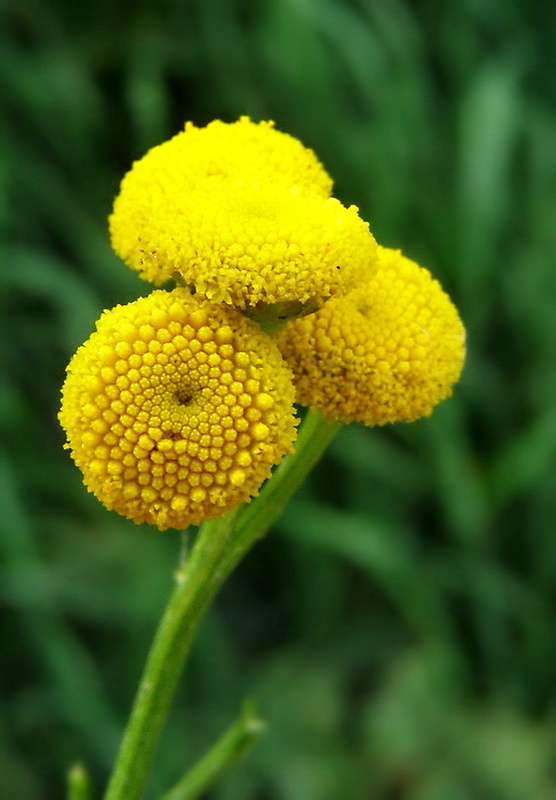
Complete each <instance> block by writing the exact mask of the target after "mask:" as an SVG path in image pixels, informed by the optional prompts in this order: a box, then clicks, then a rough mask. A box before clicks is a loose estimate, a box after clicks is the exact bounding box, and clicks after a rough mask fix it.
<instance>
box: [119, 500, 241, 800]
mask: <svg viewBox="0 0 556 800" xmlns="http://www.w3.org/2000/svg"><path fill="white" fill-rule="evenodd" d="M235 516H236V511H234V512H232V513H230V514H227V515H226V516H224V517H221V518H220V519H217V520H213V521H211V522H207V523H204V525H202V527H201V529H200V530H199V534H198V536H197V541H196V543H195V546H194V548H193V550H192V551H191V554H190V556H189V558H187V559H186V561H185V563H184V564H183V565H182V566H181V567H180V568H179V569H178V571H177V572H176V575H175V586H174V590H173V592H172V594H171V595H170V599H169V601H168V604H167V606H166V609H165V611H164V614H163V617H162V619H161V621H160V624H159V627H158V630H157V632H156V635H155V638H154V641H153V644H152V646H151V650H150V653H149V656H148V659H147V664H146V666H145V670H144V672H143V676H142V678H141V682H140V684H139V688H138V691H137V694H136V697H135V702H134V705H133V708H132V711H131V715H130V718H129V721H128V724H127V727H126V730H125V733H124V738H123V740H122V744H121V747H120V751H119V754H118V758H117V760H116V765H115V767H114V771H113V773H112V777H111V779H110V783H109V785H108V789H107V791H106V795H105V800H138V799H139V798H140V797H141V795H142V794H143V791H144V788H145V784H146V782H147V777H148V772H149V769H150V765H151V761H152V757H153V754H154V749H155V747H156V744H157V742H158V739H159V737H160V734H161V732H162V728H163V726H164V723H165V721H166V717H167V715H168V711H169V707H170V702H171V700H172V698H173V695H174V691H175V688H176V684H177V680H178V677H179V675H180V673H181V670H182V667H183V664H184V661H185V657H186V655H187V652H188V650H189V647H190V645H191V641H192V639H193V635H194V633H195V630H196V628H197V625H198V623H199V621H200V619H201V617H202V615H203V612H204V611H205V609H206V608H207V607H208V605H209V604H210V601H211V600H212V598H213V597H214V595H215V593H216V591H217V590H218V588H219V586H220V585H221V583H222V581H223V579H224V578H223V577H221V575H220V572H219V570H218V564H219V561H220V559H221V557H222V553H223V552H224V550H225V548H226V546H227V543H228V540H229V537H230V533H231V529H232V525H233V520H234V518H235Z"/></svg>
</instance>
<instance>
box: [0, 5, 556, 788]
mask: <svg viewBox="0 0 556 800" xmlns="http://www.w3.org/2000/svg"><path fill="white" fill-rule="evenodd" d="M555 22H556V20H555V16H554V10H553V8H552V6H551V5H550V4H548V3H546V4H545V3H531V4H526V3H520V2H517V0H515V2H514V1H513V0H510V2H502V0H493V1H492V2H488V3H480V2H477V1H476V0H465V1H464V2H461V3H453V4H449V3H441V2H438V0H414V1H413V2H410V0H390V2H387V3H386V2H380V0H376V1H375V2H373V0H260V2H258V3H249V2H242V1H241V0H234V1H233V2H230V1H229V0H204V2H194V1H193V0H190V2H179V0H166V2H164V3H160V4H154V3H152V4H151V3H149V2H147V0H145V2H142V3H136V4H133V3H130V2H126V1H125V0H120V2H115V3H111V4H110V3H95V4H72V3H69V2H67V0H55V2H49V3H41V2H40V1H39V0H18V2H17V3H16V2H14V1H13V0H12V2H11V3H8V4H6V5H5V6H4V9H3V11H2V19H1V24H0V93H1V96H2V101H3V102H2V106H3V113H2V115H1V117H0V143H1V147H0V231H1V236H0V241H1V242H2V244H1V258H0V263H1V265H2V266H1V275H0V280H1V283H2V286H1V291H0V297H1V298H2V303H3V308H2V313H3V318H4V322H5V333H4V336H3V337H2V342H1V345H0V346H1V348H2V353H1V359H2V364H3V365H4V366H5V370H4V374H3V379H2V382H1V384H0V412H1V424H2V432H3V437H2V441H3V445H2V452H1V457H0V506H1V509H2V514H1V523H0V524H1V527H2V537H1V540H0V548H1V554H2V559H1V562H0V563H1V566H0V594H1V601H2V606H3V619H4V625H3V629H2V634H1V636H2V641H1V650H2V654H3V674H4V686H3V695H2V706H3V708H2V714H1V715H0V742H1V746H0V782H1V789H0V793H1V792H2V791H4V792H6V791H7V792H8V794H9V796H10V798H11V800H23V799H24V798H25V800H48V798H55V797H60V796H62V793H63V786H64V773H65V771H66V770H67V768H69V767H70V766H71V765H72V764H74V763H75V762H77V761H81V760H82V761H83V762H84V763H85V764H87V767H88V769H89V771H90V772H91V775H92V777H93V783H94V785H95V788H96V790H97V792H98V791H99V790H100V789H101V787H102V786H103V785H104V782H105V780H106V777H107V774H108V770H109V768H110V765H111V762H112V760H113V757H114V752H115V748H116V746H117V743H118V739H119V735H120V732H121V727H122V725H123V722H124V720H125V718H126V715H127V711H128V708H129V705H130V702H131V699H132V696H133V691H134V686H135V685H136V682H137V679H138V677H139V673H140V669H141V666H142V663H143V660H144V655H145V653H146V650H147V647H148V643H149V641H150V638H151V635H152V631H153V629H154V626H155V623H156V620H157V619H158V616H159V613H160V610H161V608H162V605H163V602H164V599H165V597H166V595H167V593H168V591H169V588H170V579H169V576H170V574H171V572H172V569H173V568H174V564H175V561H176V559H177V555H178V551H179V541H178V538H177V537H175V536H172V535H169V534H158V533H157V532H153V531H150V530H148V529H147V528H145V527H143V528H142V529H136V528H135V527H134V526H133V525H132V524H128V523H126V522H125V521H123V520H121V519H119V518H118V517H116V515H114V514H110V513H108V512H106V511H104V509H103V508H102V507H100V505H99V504H98V503H97V502H96V501H95V500H94V499H93V498H91V497H90V496H88V495H87V494H86V492H85V491H84V489H83V487H82V486H81V482H80V477H79V474H78V473H77V470H76V469H75V468H74V467H73V465H72V463H71V462H70V460H69V457H68V456H67V454H66V453H65V452H64V451H63V450H62V442H63V436H62V433H61V431H60V430H59V428H58V425H57V422H56V413H57V408H58V397H59V387H60V385H61V382H62V380H63V374H64V367H65V364H66V363H67V361H68V360H69V358H70V356H71V354H72V352H73V351H74V349H75V348H76V346H77V345H78V344H80V343H81V341H83V339H84V338H85V337H86V336H87V335H88V334H89V333H90V331H91V330H92V328H93V324H94V320H95V319H96V318H97V316H98V314H99V312H100V310H101V309H102V308H103V307H109V306H112V305H115V304H116V303H119V302H127V301H128V300H131V299H134V298H135V297H137V296H138V295H139V294H146V293H147V292H148V291H149V287H148V286H147V285H145V284H143V283H141V282H140V280H139V279H138V278H137V277H136V276H135V275H133V274H132V273H131V272H130V271H129V270H127V269H126V268H125V267H124V266H123V265H121V264H120V263H119V262H118V260H117V259H116V258H115V256H113V255H112V253H111V251H110V248H109V244H108V239H107V226H106V216H107V214H108V213H109V210H110V206H111V202H112V198H113V195H114V193H115V191H116V189H117V185H118V182H119V180H120V178H121V176H122V175H123V173H124V172H125V170H126V169H127V168H128V166H129V164H130V162H131V161H132V159H134V158H137V157H139V156H140V155H141V154H142V153H143V152H144V151H145V150H146V149H147V148H148V147H150V146H152V145H153V144H155V143H157V142H159V141H161V140H163V139H164V138H166V137H168V136H169V135H170V134H172V133H173V132H175V131H177V130H178V129H179V128H180V127H181V125H182V124H183V121H184V120H185V119H192V120H194V121H195V122H196V123H198V124H203V123H205V122H207V121H209V120H210V119H212V118H215V117H219V118H222V119H226V120H231V119H234V118H236V117H237V116H238V115H239V114H245V113H247V114H250V115H251V116H253V117H254V118H256V119H259V118H273V119H275V120H276V123H277V125H278V127H279V128H281V129H282V130H285V131H288V132H290V133H292V134H294V135H297V136H299V137H300V138H301V139H302V141H303V142H304V143H306V144H307V145H310V146H312V147H313V148H314V149H315V150H316V152H317V153H318V155H319V156H320V158H321V159H322V161H323V162H324V164H325V165H326V167H327V168H328V170H329V171H330V173H331V174H332V175H333V176H334V177H335V178H336V193H337V195H338V196H339V197H340V198H341V199H342V200H343V201H344V202H349V203H356V204H357V205H358V206H359V207H360V209H361V211H362V214H363V215H364V216H365V218H367V219H368V220H369V221H370V222H371V226H372V229H373V231H374V232H375V234H376V236H377V238H378V239H379V241H380V242H381V243H383V244H386V245H389V246H395V247H401V248H403V249H404V251H405V252H406V253H407V254H408V255H410V256H412V257H414V258H416V259H417V260H419V261H421V262H422V263H424V264H425V265H427V266H429V267H431V268H432V269H433V271H434V272H435V273H436V274H437V276H438V277H439V279H440V280H441V281H442V282H443V284H444V285H445V286H446V287H447V288H448V289H449V291H450V292H451V293H452V295H453V297H454V299H455V301H456V303H457V304H458V306H459V308H460V309H461V312H462V315H463V318H464V320H465V323H466V325H467V328H468V332H469V358H468V364H467V367H466V371H465V374H464V378H463V380H462V382H461V384H460V385H459V386H458V387H457V388H456V390H455V396H454V398H453V399H452V400H449V401H447V402H446V403H445V404H443V405H442V406H441V407H440V408H439V409H438V411H437V412H435V414H434V415H433V417H431V419H428V420H424V421H421V422H419V423H416V424H413V425H411V426H397V427H392V428H388V429H384V430H364V429H360V428H357V427H353V428H349V429H345V430H344V431H343V432H342V433H341V434H340V436H339V438H338V439H337V441H336V442H335V443H334V444H333V446H332V447H331V450H330V453H329V454H328V455H327V457H326V458H325V459H324V460H323V462H322V463H321V465H320V466H319V467H318V469H317V470H316V471H315V473H314V475H313V476H312V478H311V480H310V481H309V482H308V483H307V485H306V486H305V487H304V488H303V490H302V491H301V492H299V494H298V496H297V498H296V499H295V500H294V501H293V502H292V503H291V505H290V507H289V509H288V512H287V514H286V515H285V517H284V518H283V519H282V520H281V521H280V523H279V524H277V525H276V526H275V530H274V532H273V533H272V535H271V536H269V537H268V538H267V539H266V540H265V541H263V542H261V543H260V544H259V545H258V546H257V547H256V548H255V550H254V551H253V552H252V553H251V554H250V556H249V557H248V559H247V561H246V562H245V563H244V564H243V565H242V566H241V567H240V568H239V570H238V571H237V573H236V574H235V575H234V576H233V577H232V579H231V581H230V583H229V584H228V586H227V587H226V588H225V590H224V592H223V594H222V595H221V597H220V600H219V602H218V603H217V605H216V607H215V608H214V609H213V610H212V611H211V613H210V614H209V617H208V618H207V620H206V621H205V623H204V625H203V627H202V630H201V634H200V637H199V640H198V642H197V645H196V648H195V651H194V654H193V658H192V661H191V663H190V666H189V668H188V671H187V674H186V677H185V680H184V681H183V686H182V690H181V694H180V696H179V699H178V703H177V705H176V708H175V710H174V713H173V715H172V717H171V720H170V724H169V726H168V730H167V732H166V735H165V738H164V740H163V743H162V746H161V748H160V751H159V754H158V759H157V763H156V766H155V771H154V775H153V780H152V786H151V795H150V796H151V797H153V798H154V797H156V796H158V795H160V794H161V793H162V792H163V791H165V790H166V789H167V788H168V786H169V785H170V783H171V782H172V781H175V780H177V778H178V777H179V776H180V775H181V774H182V773H183V772H184V770H185V769H186V768H187V766H188V765H189V764H191V763H193V760H194V759H195V758H196V757H199V756H200V755H201V754H202V753H203V752H204V751H205V750H206V749H207V748H208V747H209V746H210V745H211V743H212V742H214V741H215V740H216V739H217V738H218V736H220V734H221V733H222V731H223V730H224V729H225V728H226V727H227V726H228V725H229V724H230V722H231V721H232V719H234V717H235V716H236V714H237V710H238V708H239V707H240V705H241V702H242V699H243V697H244V696H245V695H252V696H254V697H256V698H257V700H258V703H259V706H260V710H261V713H262V715H263V717H264V718H266V719H267V720H269V722H270V726H269V730H268V732H267V734H266V735H265V737H264V738H263V740H262V742H261V743H260V744H259V745H258V746H257V747H256V748H255V749H254V750H253V751H252V752H251V753H250V754H249V756H248V757H247V758H246V759H245V761H244V762H242V763H241V764H239V765H237V766H236V767H234V769H233V770H232V771H230V773H229V774H228V775H227V776H226V778H225V780H223V781H222V782H221V784H220V785H219V786H218V787H217V788H216V789H214V790H213V792H212V793H211V795H210V796H211V798H213V799H214V800H246V798H249V800H336V798H338V797H346V798H354V800H367V799H368V798H371V797H372V798H376V800H393V798H399V799H400V800H402V799H403V800H446V798H450V800H514V798H515V800H521V798H524V797H535V798H549V797H552V796H554V794H555V793H556V781H555V780H554V777H553V768H554V764H553V745H552V742H553V735H554V733H553V727H554V722H553V718H554V708H555V707H556V691H555V686H554V677H553V676H554V671H555V668H556V635H555V632H554V631H555V625H554V621H555V619H554V618H555V613H556V612H555V610H554V596H555V589H556V536H555V535H554V532H553V527H554V522H553V521H554V519H555V518H556V492H555V491H554V486H555V478H556V463H555V462H556V459H555V454H556V412H555V410H554V402H553V400H554V397H555V395H556V370H555V369H554V364H555V363H556V314H555V313H554V308H555V302H556V273H555V272H554V259H555V256H556V206H555V204H554V193H555V191H556V148H555V147H554V142H555V141H556V108H555V104H554V103H555V94H554V86H553V83H552V82H551V79H549V78H548V77H547V76H553V75H554V67H555V66H556V65H555V64H554V60H555V56H554V52H555V51H554V48H553V42H552V41H551V38H550V31H551V30H552V31H553V30H554V24H555Z"/></svg>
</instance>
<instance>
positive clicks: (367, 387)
mask: <svg viewBox="0 0 556 800" xmlns="http://www.w3.org/2000/svg"><path fill="white" fill-rule="evenodd" d="M277 342H278V345H279V347H280V349H281V351H282V354H283V355H284V357H285V358H286V361H287V362H288V363H289V365H290V366H291V368H292V370H293V372H294V382H295V384H296V390H297V401H298V402H299V403H301V404H303V405H307V406H310V407H312V408H314V409H318V410H320V411H321V412H322V413H323V414H324V416H325V417H326V418H328V419H339V420H342V421H344V422H351V421H353V420H357V421H360V422H364V423H365V424H366V425H383V424H384V423H387V422H398V421H403V422H411V421H413V420H415V419H417V418H419V417H422V416H427V415H429V414H430V413H431V411H432V409H433V407H434V406H435V405H436V404H437V403H439V402H440V401H441V400H443V399H444V398H446V397H448V396H449V395H450V394H451V387H452V385H453V384H454V383H455V382H456V381H457V380H458V378H459V376H460V373H461V369H462V366H463V361H464V356H465V331H464V328H463V325H462V323H461V320H460V318H459V316H458V313H457V311H456V309H455V308H454V306H453V304H452V302H451V301H450V298H449V297H448V296H447V295H446V294H445V292H444V291H443V290H442V288H441V287H440V285H439V283H438V282H437V281H436V280H434V279H433V278H432V276H431V275H430V273H429V272H428V271H427V270H426V269H424V268H422V267H419V266H418V265H417V264H415V263H414V262H413V261H410V260H409V259H408V258H405V257H404V256H403V255H402V254H401V253H400V252H399V251H396V250H389V249H386V248H379V260H378V267H377V269H376V270H375V272H374V273H373V274H372V276H371V277H370V279H369V280H368V281H367V282H366V283H365V284H363V285H362V286H360V287H358V288H357V289H355V290H354V291H352V292H350V293H349V294H347V295H346V296H344V297H338V298H333V299H331V300H329V301H328V302H327V303H326V304H325V305H324V306H323V308H321V309H320V310H319V311H317V312H316V313H315V314H311V315H309V316H306V317H303V318H300V319H297V320H291V321H290V322H288V324H287V325H286V327H285V328H284V330H283V331H282V332H281V333H280V334H278V337H277Z"/></svg>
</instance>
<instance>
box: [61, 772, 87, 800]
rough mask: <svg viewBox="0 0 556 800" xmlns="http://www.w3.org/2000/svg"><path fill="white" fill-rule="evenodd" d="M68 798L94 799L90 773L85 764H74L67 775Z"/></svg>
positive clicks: (69, 799) (78, 799) (75, 799)
mask: <svg viewBox="0 0 556 800" xmlns="http://www.w3.org/2000/svg"><path fill="white" fill-rule="evenodd" d="M67 781H68V783H67V786H68V793H67V797H68V800H92V797H93V790H92V787H91V779H90V778H89V773H88V772H87V770H86V769H85V767H84V766H83V764H74V765H73V767H72V768H71V769H70V770H69V772H68V777H67Z"/></svg>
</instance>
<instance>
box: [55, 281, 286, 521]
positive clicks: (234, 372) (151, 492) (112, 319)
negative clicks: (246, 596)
mask: <svg viewBox="0 0 556 800" xmlns="http://www.w3.org/2000/svg"><path fill="white" fill-rule="evenodd" d="M293 395H294V389H293V385H292V378H291V372H290V370H289V368H288V367H287V366H286V365H285V363H284V361H283V359H282V358H281V356H280V353H279V351H278V349H277V348H276V345H275V344H274V342H273V341H272V340H271V339H270V338H269V337H267V336H266V335H265V334H264V333H262V331H261V330H260V329H259V328H258V327H257V326H256V325H255V324H254V323H253V322H251V321H250V320H248V319H246V318H245V317H244V316H243V315H242V314H240V313H239V312H237V311H235V310H234V309H230V308H226V307H223V306H217V305H213V304H212V303H209V302H207V301H202V300H199V299H197V298H195V297H192V296H191V295H190V294H189V292H188V291H187V290H186V289H175V290H174V291H172V292H165V291H161V290H159V291H155V292H153V293H152V294H151V295H149V296H148V297H144V298H141V299H139V300H137V301H135V302H133V303H130V304H129V305H126V306H117V307H116V308H114V309H112V310H111V311H105V312H104V314H103V315H102V317H101V318H100V320H99V321H98V323H97V330H96V332H95V333H93V334H92V336H91V337H90V338H89V339H88V341H87V342H86V343H85V344H84V345H82V347H80V348H79V349H78V351H77V353H76V354H75V356H74V357H73V359H72V361H71V362H70V364H69V367H68V374H67V378H66V381H65V384H64V387H63V390H62V408H61V411H60V422H61V424H62V427H63V428H64V430H65V431H66V434H67V445H66V446H67V447H68V448H70V449H71V451H72V456H73V459H74V461H75V463H76V464H77V466H78V467H79V468H80V469H81V471H82V472H83V475H84V483H85V485H86V486H87V488H88V489H89V491H91V492H93V493H94V494H95V495H96V496H97V497H98V499H99V500H100V501H101V502H102V503H104V505H105V506H106V507H107V508H109V509H115V510H116V511H118V512H119V513H120V514H123V515H124V516H126V517H129V518H130V519H132V520H134V521H135V522H148V523H151V524H153V525H156V526H157V527H158V528H160V529H161V530H163V529H165V528H171V527H173V528H184V527H186V526H187V525H190V524H195V525H197V524H199V523H200V522H201V521H203V520H205V519H211V518H214V517H218V516H220V515H222V514H224V513H225V512H226V511H228V510H229V509H231V508H234V507H235V506H237V505H238V504H239V503H241V502H244V501H247V500H249V498H250V497H252V496H253V495H256V494H257V493H258V490H259V488H260V486H261V484H262V483H263V481H264V480H265V479H266V478H267V477H268V476H269V474H270V470H271V467H272V466H273V464H276V463H278V462H279V461H281V459H282V457H283V456H284V454H285V453H287V452H290V451H291V449H292V443H293V441H294V438H295V427H296V419H295V416H294V411H293V407H292V403H293Z"/></svg>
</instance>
